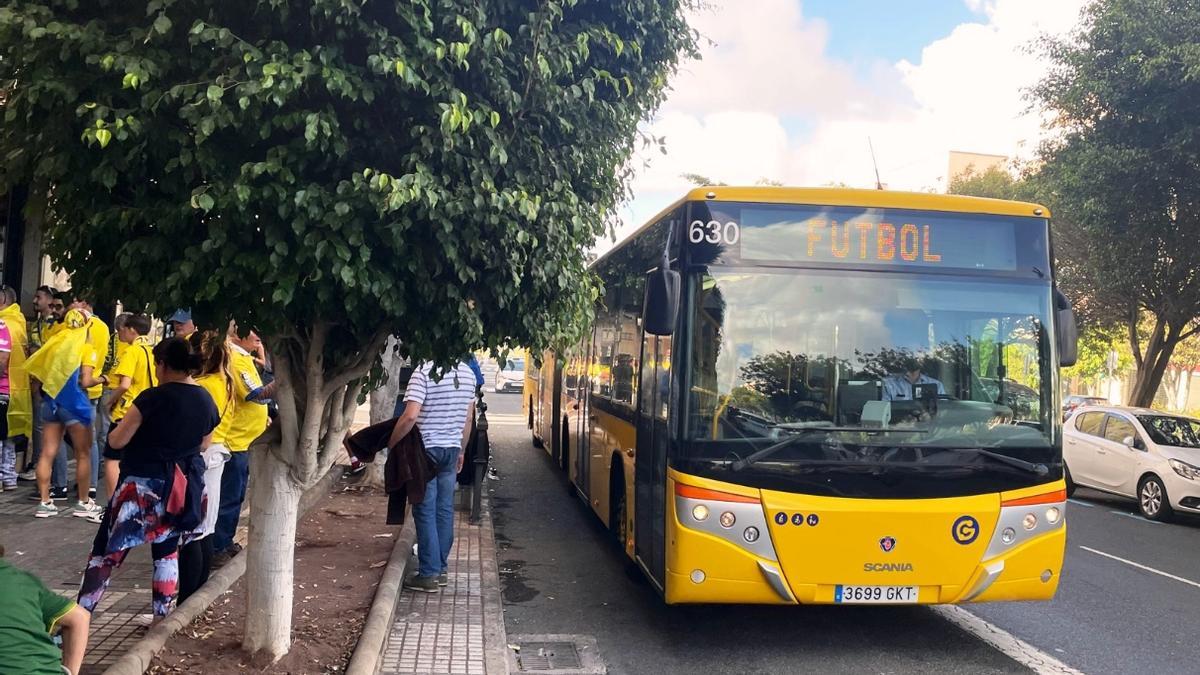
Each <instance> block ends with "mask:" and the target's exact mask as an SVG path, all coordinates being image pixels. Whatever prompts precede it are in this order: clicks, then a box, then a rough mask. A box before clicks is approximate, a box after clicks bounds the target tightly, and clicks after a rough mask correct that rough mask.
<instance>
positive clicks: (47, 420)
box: [42, 396, 83, 427]
mask: <svg viewBox="0 0 1200 675" xmlns="http://www.w3.org/2000/svg"><path fill="white" fill-rule="evenodd" d="M42 423H44V424H61V425H63V426H64V427H69V426H71V425H72V424H78V425H80V426H82V425H83V420H81V419H79V418H78V417H76V416H74V415H72V414H71V411H70V410H67V409H66V408H64V407H62V406H61V405H59V404H57V403H55V402H54V400H53V399H51V398H50V397H49V396H43V397H42Z"/></svg>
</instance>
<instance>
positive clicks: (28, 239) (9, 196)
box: [0, 186, 70, 314]
mask: <svg viewBox="0 0 1200 675" xmlns="http://www.w3.org/2000/svg"><path fill="white" fill-rule="evenodd" d="M30 206H31V204H30V197H29V193H28V191H27V190H26V189H25V188H24V187H22V186H17V187H14V188H12V189H11V190H9V191H8V192H7V193H0V283H3V284H5V285H7V286H11V287H12V288H13V289H14V290H16V292H17V297H18V298H20V301H21V307H22V308H24V309H25V311H26V313H27V314H28V313H29V312H30V311H31V310H32V307H33V293H34V291H36V290H37V288H38V286H43V285H49V286H54V287H55V288H66V287H68V286H69V285H70V279H69V278H68V277H67V276H66V275H65V274H63V273H62V272H61V271H55V270H54V269H53V268H52V267H51V265H50V258H49V257H48V256H46V255H45V253H44V252H43V249H42V227H41V219H40V216H39V215H38V213H39V212H40V209H39V208H37V205H36V204H33V205H32V206H33V208H30Z"/></svg>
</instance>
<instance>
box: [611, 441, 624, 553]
mask: <svg viewBox="0 0 1200 675" xmlns="http://www.w3.org/2000/svg"><path fill="white" fill-rule="evenodd" d="M608 483H609V487H608V494H609V499H608V530H609V531H610V532H612V533H613V536H614V537H616V538H617V543H618V544H620V545H621V550H622V551H624V550H625V548H626V543H627V542H626V540H627V539H628V537H629V523H628V516H629V511H628V508H629V505H628V503H627V501H626V499H625V481H624V474H623V472H622V470H621V463H620V461H619V460H618V461H615V462H614V463H613V471H612V475H611V476H610V477H609V481H608Z"/></svg>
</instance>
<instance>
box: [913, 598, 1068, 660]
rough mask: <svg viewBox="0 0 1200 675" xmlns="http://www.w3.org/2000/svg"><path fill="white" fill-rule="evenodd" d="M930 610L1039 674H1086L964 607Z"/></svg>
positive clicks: (936, 607)
mask: <svg viewBox="0 0 1200 675" xmlns="http://www.w3.org/2000/svg"><path fill="white" fill-rule="evenodd" d="M931 609H932V610H933V611H934V612H935V613H937V614H940V615H941V616H942V618H944V619H946V620H947V621H949V622H950V623H952V624H954V625H956V626H958V627H959V628H961V629H963V630H965V631H967V632H968V633H970V634H971V635H974V636H975V637H977V638H979V639H980V640H983V641H984V642H986V643H988V644H989V645H991V646H992V647H994V648H996V649H997V650H999V651H1000V653H1002V654H1004V655H1005V656H1007V657H1008V658H1010V659H1012V660H1014V661H1016V662H1017V663H1020V664H1021V665H1023V666H1025V667H1026V668H1029V669H1030V670H1032V671H1033V672H1035V673H1038V674H1039V675H1083V673H1082V672H1081V671H1078V670H1076V669H1074V668H1072V667H1071V666H1068V665H1067V664H1065V663H1063V662H1062V661H1059V660H1058V659H1056V658H1054V657H1053V656H1051V655H1049V654H1047V653H1046V652H1043V651H1042V650H1040V649H1038V648H1037V647H1034V646H1033V645H1031V644H1029V643H1028V642H1025V641H1024V640H1022V639H1021V638H1019V637H1017V636H1015V635H1013V634H1012V633H1009V632H1008V631H1006V630H1004V629H1003V628H1000V627H999V626H996V625H995V624H992V623H989V622H987V621H984V620H983V619H981V618H979V617H977V616H975V615H974V614H972V613H970V612H968V611H967V610H965V609H963V608H962V607H958V606H956V605H936V606H934V607H932V608H931Z"/></svg>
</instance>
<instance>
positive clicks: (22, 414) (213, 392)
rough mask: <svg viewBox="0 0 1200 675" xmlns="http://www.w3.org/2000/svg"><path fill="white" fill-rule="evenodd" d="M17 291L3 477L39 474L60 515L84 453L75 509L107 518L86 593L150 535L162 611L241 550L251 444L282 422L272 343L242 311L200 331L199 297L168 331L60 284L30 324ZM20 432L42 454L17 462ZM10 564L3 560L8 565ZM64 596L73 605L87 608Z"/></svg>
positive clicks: (5, 364)
mask: <svg viewBox="0 0 1200 675" xmlns="http://www.w3.org/2000/svg"><path fill="white" fill-rule="evenodd" d="M15 295H16V294H15V293H13V292H12V290H11V289H8V288H0V407H3V408H4V409H3V410H0V413H4V414H0V438H3V439H4V440H3V442H2V443H0V489H4V490H9V489H16V488H17V480H18V479H19V478H23V479H34V480H35V481H36V489H35V491H34V493H33V494H32V495H31V499H32V500H35V501H36V502H37V507H36V510H35V511H34V514H33V515H34V516H35V517H38V518H49V517H52V516H56V515H59V513H60V507H59V505H58V504H56V502H61V501H66V500H67V498H68V486H67V475H66V474H67V454H68V452H69V453H70V454H72V456H73V457H74V459H75V488H76V498H77V501H76V504H75V506H74V509H73V514H72V515H74V516H78V517H80V518H86V519H87V520H89V521H91V522H94V523H96V524H97V525H99V527H98V529H97V532H96V535H95V537H94V540H93V544H92V548H91V552H90V555H89V556H88V558H87V562H86V565H85V568H84V570H83V579H82V582H81V584H80V589H79V594H78V598H77V603H78V606H79V607H81V608H82V609H83V610H85V611H86V612H87V613H88V614H89V615H90V613H91V612H93V611H95V609H96V607H97V606H98V605H99V604H100V602H101V600H102V598H103V596H104V592H105V590H106V589H107V587H108V583H109V579H110V576H111V574H112V572H113V570H114V569H116V568H117V567H119V566H120V565H121V563H122V562H123V561H124V559H125V557H126V555H127V554H128V552H129V551H130V550H131V549H132V548H134V547H136V546H138V545H141V544H149V545H150V547H151V553H152V557H153V559H154V573H153V583H152V585H151V588H152V594H153V610H154V614H153V617H152V618H151V620H158V619H161V618H162V617H164V616H165V615H166V614H168V613H169V612H170V611H171V610H172V608H173V607H174V606H175V604H176V602H181V601H182V600H184V599H186V598H187V596H189V595H190V594H191V593H193V592H195V590H196V589H198V588H199V587H200V586H201V585H203V583H204V582H205V581H207V578H208V575H209V573H210V571H211V569H213V568H214V567H216V566H219V565H221V564H223V562H224V561H227V560H228V559H229V558H230V557H232V556H234V555H236V554H237V553H238V552H239V551H240V550H241V547H240V546H239V545H238V544H236V543H235V542H234V541H233V539H234V534H235V532H236V530H237V525H238V519H239V515H240V513H241V509H242V503H243V500H244V499H245V496H246V488H247V484H248V481H249V461H248V453H247V451H248V449H249V448H250V445H251V443H253V442H254V441H255V440H256V439H257V438H258V437H259V436H260V435H261V434H262V433H263V431H265V430H266V428H267V426H268V425H269V415H268V403H269V402H270V401H269V399H270V396H271V394H272V393H273V386H264V384H263V378H262V374H261V373H260V370H259V369H260V367H262V365H264V364H265V363H266V354H265V351H264V349H263V346H262V342H261V340H260V339H259V337H258V335H257V334H256V333H255V332H254V331H253V330H240V329H239V328H238V327H237V325H236V324H234V323H232V322H231V323H230V326H229V329H228V330H226V331H200V330H198V329H197V327H196V325H195V322H194V321H193V320H192V317H191V314H190V312H189V311H187V310H179V311H177V312H176V313H175V314H174V315H172V316H171V317H170V318H169V319H168V321H167V323H168V324H169V325H170V327H171V333H172V336H171V337H167V338H165V339H163V340H161V341H158V342H157V343H155V341H154V340H153V339H152V336H151V333H152V326H153V323H152V320H151V318H150V317H149V316H147V315H145V314H121V315H119V316H117V317H116V319H115V321H114V324H115V327H116V335H115V339H113V337H114V336H112V335H111V334H110V331H109V328H108V326H107V325H106V324H105V323H104V322H103V321H102V320H101V319H100V318H99V317H97V316H96V315H95V313H94V312H93V308H92V306H91V304H90V302H89V301H88V299H87V298H84V297H79V296H78V295H75V294H72V293H70V292H66V293H63V292H58V291H56V290H55V289H53V288H50V287H42V288H39V289H38V291H37V293H36V296H35V310H36V312H37V315H36V316H35V317H34V319H32V320H30V321H29V322H28V324H26V322H25V320H24V319H23V317H22V315H21V312H20V309H19V307H17V305H16V297H15ZM21 445H28V447H30V449H31V450H32V458H31V460H30V464H29V465H28V466H26V467H25V470H24V471H23V472H21V473H20V474H18V473H17V467H16V466H15V449H16V448H17V447H18V446H21ZM101 467H102V470H103V471H102V478H103V481H102V482H101V483H100V484H99V485H98V484H97V481H98V479H100V478H101ZM7 567H8V566H7V564H6V563H3V561H0V574H4V573H9V572H11V570H9V569H7ZM51 604H53V607H51V610H53V613H55V614H56V615H60V618H61V617H66V616H75V615H74V614H72V613H71V611H70V610H71V607H70V606H61V607H60V606H59V605H58V604H55V603H51ZM76 624H77V622H76ZM84 642H85V643H86V630H85V637H84ZM64 656H65V652H64Z"/></svg>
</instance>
